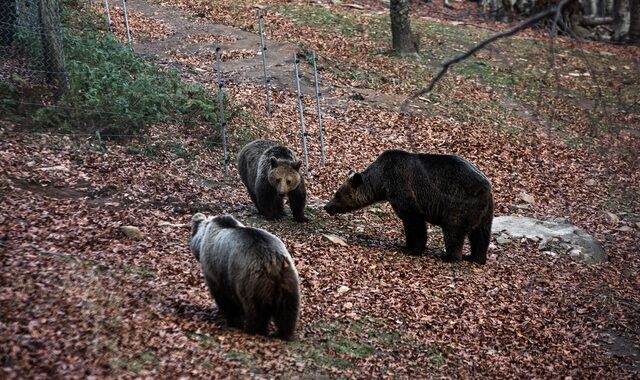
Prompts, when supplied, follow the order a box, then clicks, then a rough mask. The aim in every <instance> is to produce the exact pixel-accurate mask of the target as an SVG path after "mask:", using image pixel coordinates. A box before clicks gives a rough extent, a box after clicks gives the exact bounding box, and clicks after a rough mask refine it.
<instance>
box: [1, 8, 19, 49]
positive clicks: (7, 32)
mask: <svg viewBox="0 0 640 380" xmlns="http://www.w3.org/2000/svg"><path fill="white" fill-rule="evenodd" d="M15 23H16V1H15V0H0V46H3V45H4V46H9V45H11V44H12V43H13V37H14V35H15V33H16V25H15Z"/></svg>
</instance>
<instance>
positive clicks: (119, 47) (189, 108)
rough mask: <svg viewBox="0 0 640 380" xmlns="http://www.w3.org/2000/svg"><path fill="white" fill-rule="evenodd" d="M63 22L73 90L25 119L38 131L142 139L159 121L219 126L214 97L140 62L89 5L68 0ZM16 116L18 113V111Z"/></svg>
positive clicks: (9, 85) (7, 85)
mask: <svg viewBox="0 0 640 380" xmlns="http://www.w3.org/2000/svg"><path fill="white" fill-rule="evenodd" d="M61 17H62V25H63V32H62V33H63V39H64V59H65V68H66V76H67V82H68V86H67V88H66V90H65V91H64V93H63V95H62V96H61V97H60V99H58V101H54V102H51V101H48V102H45V103H48V104H47V105H43V106H42V107H37V109H36V110H35V112H28V114H27V115H24V116H27V117H29V118H30V120H29V121H30V125H31V127H32V128H33V129H36V130H42V129H51V128H53V129H56V130H59V131H63V132H82V133H89V134H93V135H98V136H102V137H103V138H105V137H107V138H108V137H116V136H129V135H140V134H143V133H144V132H145V130H146V128H147V127H148V126H150V125H153V124H156V123H159V122H166V121H175V122H179V123H186V124H189V123H193V122H197V121H202V122H207V123H212V122H216V121H217V104H218V103H217V100H216V98H215V94H212V93H211V92H209V91H208V90H207V89H205V88H204V87H203V86H201V85H199V84H194V83H186V82H184V81H182V80H181V79H180V78H179V77H178V74H177V73H176V72H174V71H171V72H169V71H163V70H160V69H159V68H157V67H155V66H154V65H152V64H150V63H148V62H145V61H144V60H142V59H140V58H138V57H136V56H135V55H134V54H133V52H132V51H131V50H130V49H129V47H128V46H126V45H123V44H122V43H120V42H119V41H118V40H117V39H116V38H115V37H114V36H113V35H112V34H110V33H106V32H105V31H103V30H101V28H102V27H103V26H104V25H105V23H104V22H103V20H101V19H100V18H99V17H96V16H95V14H92V13H91V12H90V11H89V8H88V6H87V5H85V4H83V3H80V2H77V1H76V0H66V1H63V2H62V3H61ZM19 81H20V78H17V82H18V84H19ZM2 85H3V87H5V89H9V90H10V91H3V92H2V95H3V97H5V98H6V99H10V98H11V95H13V98H14V99H15V98H16V96H19V93H20V89H19V88H17V87H18V86H16V85H15V84H12V83H2ZM11 91H13V94H9V96H8V93H10V92H11ZM50 97H51V96H50V95H49V94H46V93H45V95H44V96H43V98H45V99H46V98H50ZM18 102H20V99H18ZM14 103H15V102H14ZM5 104H8V105H11V104H12V102H10V101H5ZM14 112H15V113H19V111H18V107H15V108H14Z"/></svg>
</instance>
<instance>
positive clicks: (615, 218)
mask: <svg viewBox="0 0 640 380" xmlns="http://www.w3.org/2000/svg"><path fill="white" fill-rule="evenodd" d="M604 214H605V215H606V216H607V218H608V219H609V220H610V221H612V222H616V223H617V222H619V221H620V217H619V216H618V215H616V214H614V213H612V212H609V211H605V212H604Z"/></svg>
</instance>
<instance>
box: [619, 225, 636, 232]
mask: <svg viewBox="0 0 640 380" xmlns="http://www.w3.org/2000/svg"><path fill="white" fill-rule="evenodd" d="M616 229H617V230H618V231H620V232H631V231H633V228H631V227H629V226H622V227H618V228H616Z"/></svg>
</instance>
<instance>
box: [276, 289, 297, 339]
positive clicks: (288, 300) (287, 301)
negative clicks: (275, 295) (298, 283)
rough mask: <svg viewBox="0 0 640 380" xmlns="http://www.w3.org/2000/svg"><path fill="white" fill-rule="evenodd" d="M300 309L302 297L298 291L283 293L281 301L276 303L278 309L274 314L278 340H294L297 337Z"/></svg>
mask: <svg viewBox="0 0 640 380" xmlns="http://www.w3.org/2000/svg"><path fill="white" fill-rule="evenodd" d="M299 309H300V296H299V295H298V292H297V291H293V292H288V291H282V292H281V294H280V299H279V300H277V301H276V309H275V312H274V314H273V319H274V321H275V324H276V327H277V328H278V338H280V339H284V340H292V339H293V337H294V335H295V329H296V323H297V322H298V312H299Z"/></svg>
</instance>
